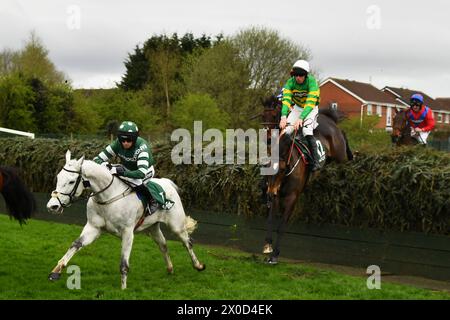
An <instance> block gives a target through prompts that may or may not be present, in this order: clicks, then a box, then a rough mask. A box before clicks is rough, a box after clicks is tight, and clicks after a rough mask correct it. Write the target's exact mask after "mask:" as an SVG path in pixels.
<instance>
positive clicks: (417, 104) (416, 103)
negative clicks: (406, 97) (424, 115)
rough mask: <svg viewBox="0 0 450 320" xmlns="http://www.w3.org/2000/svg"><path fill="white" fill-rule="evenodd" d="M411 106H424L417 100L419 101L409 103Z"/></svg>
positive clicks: (413, 100)
mask: <svg viewBox="0 0 450 320" xmlns="http://www.w3.org/2000/svg"><path fill="white" fill-rule="evenodd" d="M409 105H410V106H411V107H414V106H419V107H420V106H421V105H422V102H421V101H419V100H417V99H411V101H410V102H409Z"/></svg>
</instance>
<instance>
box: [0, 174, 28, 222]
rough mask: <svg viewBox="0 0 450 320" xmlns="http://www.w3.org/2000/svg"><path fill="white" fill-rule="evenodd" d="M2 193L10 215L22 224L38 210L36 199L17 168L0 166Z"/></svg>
mask: <svg viewBox="0 0 450 320" xmlns="http://www.w3.org/2000/svg"><path fill="white" fill-rule="evenodd" d="M0 193H1V194H2V195H3V198H4V199H5V204H6V210H7V213H8V215H9V216H10V217H12V218H14V219H16V220H17V221H19V223H20V224H21V225H22V224H23V223H25V222H26V220H27V219H29V218H31V215H32V214H33V213H34V212H35V210H36V200H35V198H34V196H33V194H32V193H31V191H30V190H29V189H28V187H27V186H26V185H25V184H24V182H23V181H22V179H21V178H20V177H19V175H18V173H17V171H16V170H15V169H13V168H10V167H0Z"/></svg>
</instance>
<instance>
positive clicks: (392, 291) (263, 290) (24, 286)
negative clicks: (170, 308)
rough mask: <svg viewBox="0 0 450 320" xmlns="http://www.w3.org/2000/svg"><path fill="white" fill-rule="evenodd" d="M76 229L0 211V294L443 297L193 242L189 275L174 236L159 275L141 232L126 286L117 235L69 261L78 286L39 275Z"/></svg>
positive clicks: (153, 250) (154, 253) (156, 257)
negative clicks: (200, 268)
mask: <svg viewBox="0 0 450 320" xmlns="http://www.w3.org/2000/svg"><path fill="white" fill-rule="evenodd" d="M200 227H201V226H200ZM81 229H82V228H81V227H80V226H75V225H66V224H58V223H52V222H44V221H38V220H32V221H29V222H28V224H27V225H24V226H23V227H20V226H19V224H18V223H17V222H16V221H13V220H10V219H9V218H8V217H7V216H5V215H0V257H1V263H0V299H200V300H204V299H230V300H233V299H244V300H246V299H262V300H264V299H450V294H449V293H447V292H433V291H430V290H425V289H419V288H414V287H411V286H406V285H397V284H390V283H382V286H381V290H368V289H367V287H366V278H363V277H352V276H348V275H342V274H339V273H336V272H333V271H328V270H321V269H316V268H312V267H308V266H304V265H300V264H296V263H281V264H279V265H277V266H267V265H265V264H264V263H263V260H262V257H261V256H255V255H251V254H249V253H243V252H240V251H236V250H232V249H226V248H218V247H211V246H206V245H198V244H197V245H195V246H194V249H195V251H196V253H197V256H198V257H199V259H200V261H201V262H204V263H206V266H207V268H206V270H205V271H204V272H197V271H195V270H194V269H193V268H192V266H191V262H190V259H189V257H188V254H187V252H186V251H185V249H184V248H183V247H182V245H181V243H180V242H174V241H169V243H168V247H169V252H170V254H171V258H172V261H173V264H174V268H175V273H174V274H173V275H167V273H166V270H165V264H164V261H163V259H162V256H161V253H160V252H159V249H158V248H157V246H156V244H155V243H154V242H153V240H151V239H150V238H149V237H148V236H146V235H145V234H138V235H137V236H136V237H135V241H134V246H133V251H132V254H131V259H130V273H129V276H128V289H127V290H125V291H122V290H120V274H119V258H120V240H119V239H118V238H116V237H113V236H111V235H109V234H103V235H102V236H101V237H100V238H99V239H98V240H97V241H96V242H94V243H93V244H92V245H90V246H88V247H86V248H84V249H82V250H81V251H80V252H79V253H78V254H77V255H75V257H74V258H73V259H72V260H71V262H70V263H69V265H78V266H79V267H80V269H81V273H82V275H81V289H80V290H69V289H68V288H67V286H66V281H67V279H68V276H69V274H67V273H66V272H64V273H63V276H62V277H61V279H60V280H59V281H58V282H50V281H48V280H47V276H48V274H49V272H50V271H51V269H52V268H53V267H54V266H55V264H56V263H57V261H58V260H59V259H60V258H61V257H62V255H63V254H64V253H65V252H66V250H67V249H68V247H69V246H70V244H71V243H72V241H73V240H75V239H76V238H77V237H78V236H79V234H80V232H81ZM194 236H195V234H194Z"/></svg>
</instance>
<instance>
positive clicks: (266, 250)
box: [263, 244, 273, 254]
mask: <svg viewBox="0 0 450 320" xmlns="http://www.w3.org/2000/svg"><path fill="white" fill-rule="evenodd" d="M272 252H273V249H272V246H271V245H270V244H266V245H265V246H264V248H263V253H264V254H269V253H272Z"/></svg>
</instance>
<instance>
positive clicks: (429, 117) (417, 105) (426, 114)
mask: <svg viewBox="0 0 450 320" xmlns="http://www.w3.org/2000/svg"><path fill="white" fill-rule="evenodd" d="M410 106H411V108H410V109H409V111H408V113H407V117H408V121H409V124H410V125H411V136H412V137H413V138H414V139H416V140H417V142H418V143H419V144H423V145H426V144H427V138H428V135H429V134H430V132H431V130H433V129H434V118H433V111H432V110H431V108H430V107H428V106H425V104H424V103H423V96H422V95H421V94H418V93H416V94H413V95H412V96H411V100H410Z"/></svg>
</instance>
